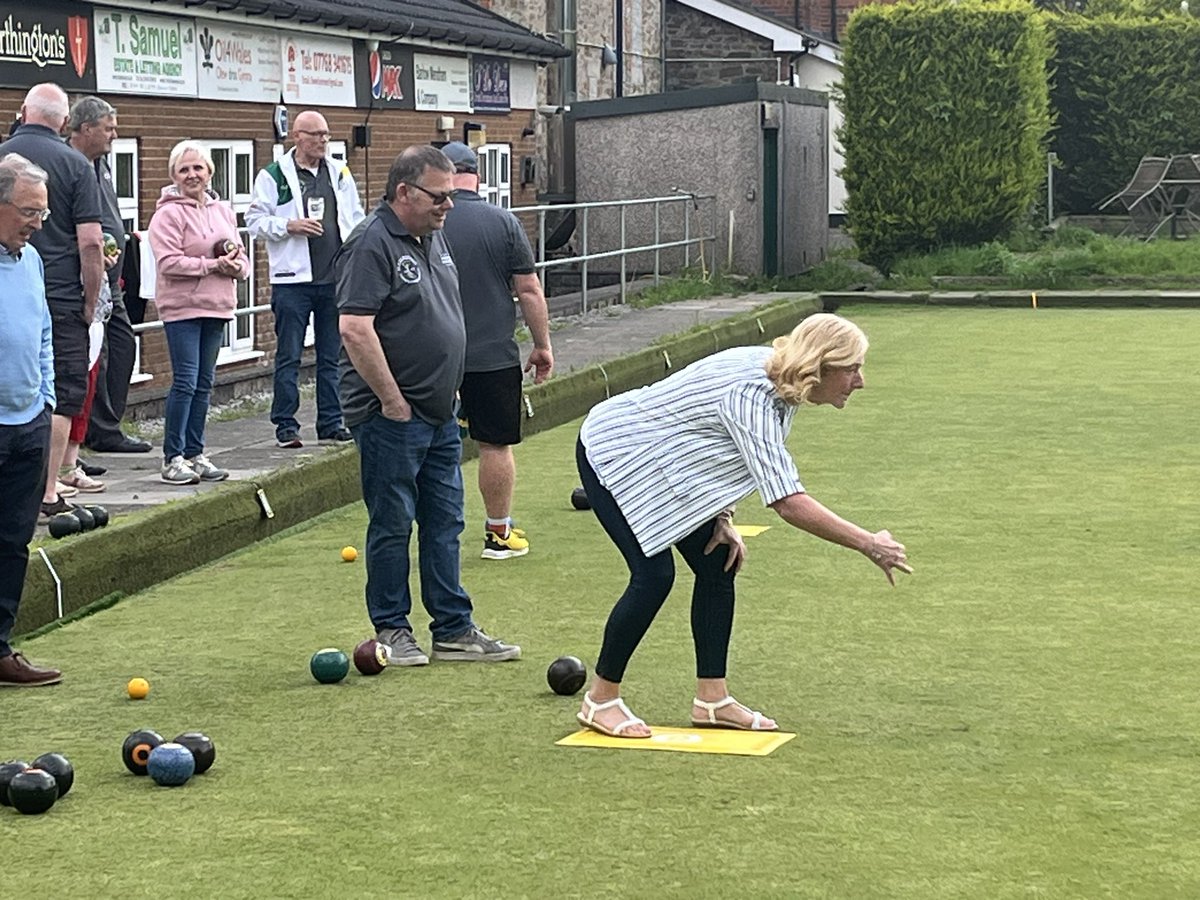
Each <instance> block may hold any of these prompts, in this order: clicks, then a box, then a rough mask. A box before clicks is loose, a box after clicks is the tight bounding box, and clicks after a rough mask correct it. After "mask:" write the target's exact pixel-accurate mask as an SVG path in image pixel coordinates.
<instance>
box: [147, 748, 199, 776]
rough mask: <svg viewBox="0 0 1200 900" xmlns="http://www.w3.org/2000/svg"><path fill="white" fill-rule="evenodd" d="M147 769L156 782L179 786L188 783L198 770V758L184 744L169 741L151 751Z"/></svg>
mask: <svg viewBox="0 0 1200 900" xmlns="http://www.w3.org/2000/svg"><path fill="white" fill-rule="evenodd" d="M146 771H147V772H149V774H150V777H151V778H152V779H154V783H155V784H158V785H162V786H163V787H179V786H180V785H181V784H187V783H188V779H189V778H191V777H192V775H194V774H195V772H196V758H195V757H194V756H192V751H191V750H189V749H188V748H187V747H185V746H183V744H176V743H175V742H174V741H168V742H167V743H165V744H159V745H158V746H157V747H155V748H154V749H153V750H151V751H150V759H149V760H147V762H146Z"/></svg>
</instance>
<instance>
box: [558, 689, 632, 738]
mask: <svg viewBox="0 0 1200 900" xmlns="http://www.w3.org/2000/svg"><path fill="white" fill-rule="evenodd" d="M583 702H584V705H586V706H587V710H588V711H587V715H586V716H585V715H584V714H583V713H582V712H577V713H575V718H576V719H578V720H579V723H580V724H581V725H583V727H584V728H590V729H592V731H596V732H599V733H600V734H603V735H605V736H606V737H626V735H624V734H622V732H623V731H624V730H625V729H626V728H628V727H629V726H630V725H645V724H646V723H645V722H644V721H642V720H641V719H639V718H638V717H637V716H635V715H634V714H633V713H632V712H630V711H629V707H628V706H626V705H625V701H624V700H622V699H621V698H620V697H618V698H617V699H616V700H609V701H607V702H606V703H597V702H596V701H595V700H593V699H592V697H591V694H584V695H583ZM614 707H615V708H616V709H619V710H620V711H621V712H622V713H623V714H624V715H625V720H624V721H623V722H619V723H617V727H616V728H612V729H609V728H605V727H604V726H603V725H601V724H600V723H599V722H597V721H596V713H598V712H604V711H605V710H606V709H613V708H614ZM628 736H629V737H634V738H646V737H649V736H650V735H648V734H633V735H628Z"/></svg>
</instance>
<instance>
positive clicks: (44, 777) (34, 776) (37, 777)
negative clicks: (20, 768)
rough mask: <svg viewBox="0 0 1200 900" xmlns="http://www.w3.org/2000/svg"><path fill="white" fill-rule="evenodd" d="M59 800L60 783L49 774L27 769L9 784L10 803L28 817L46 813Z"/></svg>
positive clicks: (39, 770) (14, 777) (15, 776)
mask: <svg viewBox="0 0 1200 900" xmlns="http://www.w3.org/2000/svg"><path fill="white" fill-rule="evenodd" d="M57 799H58V782H57V781H55V780H54V776H53V775H51V774H50V773H49V772H43V771H42V770H41V769H26V770H25V771H24V772H21V773H19V774H17V775H14V776H13V780H12V781H10V782H9V783H8V802H9V803H11V804H12V807H13V809H15V810H16V811H17V812H19V813H24V814H25V815H27V816H36V815H38V814H40V813H44V812H45V811H46V810H48V809H49V808H50V807H52V806H53V805H54V801H55V800H57Z"/></svg>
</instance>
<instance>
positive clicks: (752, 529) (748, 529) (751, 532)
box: [733, 525, 771, 538]
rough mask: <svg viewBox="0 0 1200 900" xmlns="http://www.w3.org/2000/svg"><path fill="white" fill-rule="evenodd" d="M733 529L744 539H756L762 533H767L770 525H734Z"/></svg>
mask: <svg viewBox="0 0 1200 900" xmlns="http://www.w3.org/2000/svg"><path fill="white" fill-rule="evenodd" d="M733 527H734V528H735V529H737V533H738V534H740V535H741V536H742V537H744V538H748V537H758V536H759V535H760V534H762V533H763V532H764V531H769V530H770V528H771V526H770V525H734V526H733Z"/></svg>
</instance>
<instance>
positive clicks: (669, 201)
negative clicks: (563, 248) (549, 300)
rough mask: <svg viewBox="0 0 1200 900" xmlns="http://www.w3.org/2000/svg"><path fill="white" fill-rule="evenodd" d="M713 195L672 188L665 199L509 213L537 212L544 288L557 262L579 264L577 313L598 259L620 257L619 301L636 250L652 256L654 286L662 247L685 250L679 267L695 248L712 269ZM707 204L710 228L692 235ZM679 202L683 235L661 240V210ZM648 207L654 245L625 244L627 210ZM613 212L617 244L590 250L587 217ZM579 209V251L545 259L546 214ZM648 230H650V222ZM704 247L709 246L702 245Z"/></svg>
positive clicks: (700, 224) (564, 205) (585, 301)
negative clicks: (579, 294) (651, 220)
mask: <svg viewBox="0 0 1200 900" xmlns="http://www.w3.org/2000/svg"><path fill="white" fill-rule="evenodd" d="M716 199H717V198H716V195H715V194H692V193H688V192H686V191H680V190H678V189H677V190H676V192H675V193H674V194H672V195H671V196H667V197H644V198H640V199H636V200H598V201H592V202H588V203H561V204H550V205H546V206H516V207H513V208H512V210H511V211H512V212H513V213H515V214H516V215H517V216H518V217H521V216H529V215H535V216H537V247H536V252H537V261H536V263H535V265H536V268H537V271H538V277H539V278H540V279H541V282H542V290H543V292H545V289H546V272H547V270H548V269H551V268H554V267H557V266H572V265H575V264H577V263H578V264H580V279H581V283H580V293H581V311H582V312H585V313H586V312H587V311H588V268H589V264H590V263H591V262H592V261H594V260H598V259H612V258H614V257H619V258H620V260H621V275H620V278H621V290H620V298H621V299H620V302H621V303H624V302H625V298H626V290H625V288H626V284H627V283H628V268H627V262H628V259H629V257H630V256H631V255H632V254H635V253H650V252H653V254H654V283H655V284H656V285H657V284H658V283H659V281H660V279H661V277H662V251H664V250H669V249H674V248H677V247H679V248H682V249H683V268H685V269H686V268H689V267H690V266H691V264H692V248H693V247H695V248H696V250H697V255H696V258H697V261H698V262H699V264H700V266H701V268H702V269H704V270H705V271H706V272H711V271H714V270H715V268H716V242H717V203H716ZM701 201H704V202H705V203H711V210H710V211H709V214H708V230H707V232H705V233H702V234H695V235H693V234H692V231H693V228H698V229H699V228H703V216H702V214H701V210H700V203H701ZM675 206H682V217H681V222H679V223H676V224H677V227H679V228H680V229H681V231H682V237H679V238H678V239H674V240H666V241H664V240H663V239H662V234H663V215H662V213H663V210H664V208H668V209H670V208H673V207H675ZM645 207H649V208H651V209H652V211H653V223H654V224H653V243H649V244H646V243H640V244H638V245H637V246H634V247H630V246H628V245H627V244H628V225H629V222H628V214H629V211H630V210H635V209H640V208H645ZM614 209H615V210H616V211H617V225H616V227H615V229H613V230H614V231H615V234H616V237H617V244H618V246H617V247H616V248H615V249H611V250H600V251H593V250H592V248H591V246H590V244H589V241H590V240H591V235H590V234H589V227H588V226H589V217H590V216H591V215H592V214H593V213H595V212H598V211H607V210H614ZM575 211H578V217H577V221H576V224H575V231H574V233H575V234H577V235H578V239H579V252H578V253H576V254H575V255H573V256H556V257H554V258H553V259H547V258H546V252H547V251H546V217H547V215H550V214H553V215H566V214H569V213H571V212H575ZM646 230H649V227H648V225H647V226H646ZM706 245H707V246H706ZM706 254H711V257H710V258H708V259H706V258H705V257H706Z"/></svg>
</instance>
